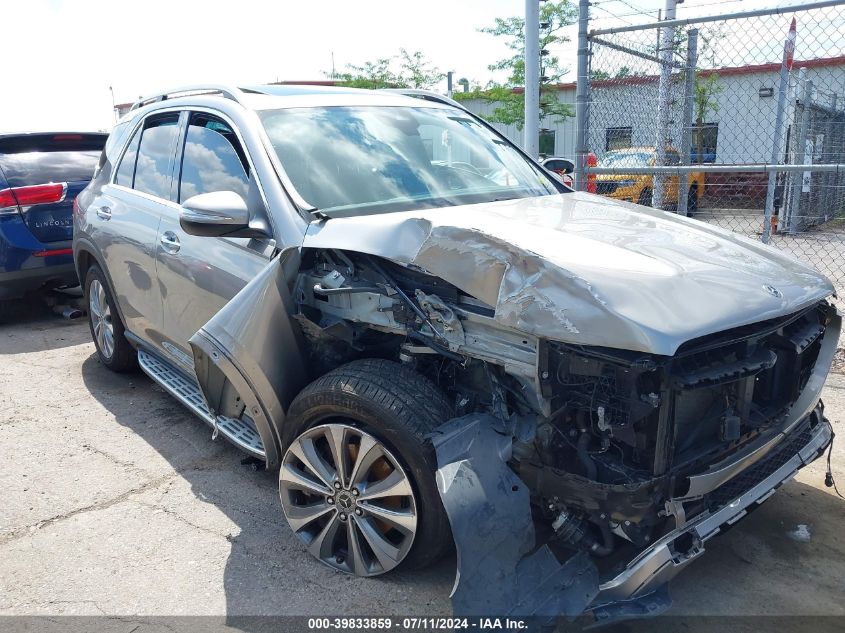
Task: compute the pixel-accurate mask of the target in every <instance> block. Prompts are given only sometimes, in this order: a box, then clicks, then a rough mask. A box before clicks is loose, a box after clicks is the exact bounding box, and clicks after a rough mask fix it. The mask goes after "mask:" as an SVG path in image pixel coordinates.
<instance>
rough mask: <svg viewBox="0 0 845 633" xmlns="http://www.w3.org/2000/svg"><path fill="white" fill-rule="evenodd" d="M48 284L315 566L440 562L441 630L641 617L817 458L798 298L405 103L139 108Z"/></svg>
mask: <svg viewBox="0 0 845 633" xmlns="http://www.w3.org/2000/svg"><path fill="white" fill-rule="evenodd" d="M74 257H75V262H76V267H77V271H78V273H79V277H80V279H82V280H83V281H84V284H85V291H86V297H87V301H88V305H89V307H90V324H91V332H92V335H93V338H94V341H95V342H96V347H97V352H98V354H99V357H100V360H101V361H102V363H103V364H104V365H105V366H107V367H109V368H110V369H113V370H115V371H124V370H128V369H130V368H132V367H134V366H135V365H136V364H137V365H140V367H141V369H143V370H144V371H145V372H146V373H147V374H149V375H150V376H151V377H152V379H153V380H155V381H156V382H158V383H160V384H161V385H162V387H164V388H165V389H166V390H167V391H169V392H170V393H171V394H172V395H173V396H174V397H176V398H177V399H179V400H180V401H181V402H182V403H183V404H184V405H186V406H187V407H188V408H189V409H190V410H192V411H193V412H194V413H196V414H197V415H198V416H199V417H200V418H202V419H203V420H205V421H206V422H207V423H208V424H209V425H211V426H212V427H213V429H214V430H213V434H214V436H215V437H216V436H217V435H218V434H219V435H222V436H223V437H225V438H226V439H228V440H230V441H231V442H233V443H234V444H235V445H236V446H238V447H239V448H240V449H242V450H243V451H245V452H247V453H248V454H249V455H251V456H253V457H254V458H256V459H257V460H260V461H262V462H264V463H265V464H266V467H267V468H268V469H274V470H278V471H279V490H280V496H281V502H282V509H283V510H284V515H285V517H286V518H287V521H288V523H289V524H290V527H291V529H292V530H293V531H294V532H295V533H296V535H297V536H298V537H299V538H300V539H301V540H302V541H303V543H304V547H305V548H307V550H308V552H309V553H311V554H312V555H313V556H314V557H315V558H317V559H318V560H320V561H321V562H323V563H325V564H327V565H330V566H331V567H333V568H336V569H338V570H341V571H344V572H348V573H353V574H356V575H359V576H373V575H376V574H381V573H384V572H388V571H390V570H392V569H394V568H396V567H397V566H398V565H400V564H401V565H403V566H421V565H425V564H428V563H431V562H432V561H434V560H436V559H437V558H438V557H439V556H441V555H442V554H443V553H444V552H446V551H447V550H449V549H450V548H452V547H453V546H454V547H456V549H457V552H458V565H459V571H460V574H459V578H460V582H459V584H458V585H457V587H456V589H455V592H454V594H453V597H452V600H453V608H454V611H455V613H456V614H476V615H477V614H485V615H486V614H491V613H497V614H498V613H508V614H514V615H532V614H534V615H543V616H551V615H556V614H561V613H566V614H576V613H581V612H583V611H585V610H591V611H592V613H593V614H594V615H596V616H597V617H600V618H608V617H613V616H615V615H619V614H627V615H630V614H634V613H640V612H642V613H655V612H657V611H659V610H660V609H661V608H664V607H665V606H666V605H667V601H668V595H667V594H666V592H665V590H664V589H665V585H666V583H667V581H668V580H669V579H670V578H671V577H672V576H674V575H675V574H677V573H678V572H679V571H680V570H681V569H683V568H684V567H685V566H686V565H688V564H689V563H690V562H691V561H692V560H694V559H695V558H697V557H698V556H699V555H701V554H702V552H703V551H704V548H705V543H706V541H707V540H708V539H709V538H711V537H713V536H715V535H716V534H717V533H719V532H720V531H722V530H724V529H725V528H726V527H728V526H730V525H732V524H734V523H735V522H736V521H737V520H739V519H740V518H741V517H742V516H743V515H745V514H746V513H747V512H749V511H751V510H753V509H754V508H755V507H756V506H757V505H759V504H760V503H762V502H763V501H764V500H765V499H767V498H768V497H769V496H770V495H771V494H772V493H773V492H774V490H775V489H776V488H778V487H779V486H780V485H781V484H782V483H783V482H784V481H786V480H788V479H789V478H791V477H792V476H793V475H794V474H795V472H796V471H797V470H798V469H800V468H801V467H803V466H804V465H806V464H807V463H809V462H811V461H812V460H814V459H815V458H816V457H818V456H819V455H820V454H822V453H823V451H824V450H825V449H826V448H827V446H828V445H829V444H830V442H831V440H832V433H831V428H830V425H829V423H828V421H827V420H826V419H825V417H824V415H823V409H822V404H821V403H820V401H819V394H820V392H821V389H822V385H823V383H824V380H825V378H826V375H827V373H828V370H829V368H830V365H831V362H832V357H833V352H834V348H835V345H836V342H837V339H838V337H839V331H840V325H841V319H840V315H839V314H838V313H837V311H836V310H835V309H834V308H833V307H832V306H831V304H829V303H828V301H827V299H828V298H829V297H830V296H831V295H832V293H833V288H832V286H831V284H830V283H829V282H828V281H827V280H826V279H825V278H824V277H823V276H822V275H820V274H819V273H817V272H815V271H814V270H812V269H810V268H808V267H807V266H805V265H803V264H801V263H799V262H798V261H796V260H794V259H792V258H790V257H788V256H785V255H783V254H781V253H779V252H777V251H775V250H773V249H771V248H768V247H766V246H764V245H762V244H760V243H757V242H752V241H750V240H747V239H745V238H743V237H740V236H737V235H735V234H732V233H729V232H726V231H723V230H721V229H718V228H716V227H713V226H709V225H707V224H703V223H701V222H698V221H695V220H690V219H687V218H684V217H678V216H676V215H672V214H668V213H663V212H661V211H657V210H653V209H650V208H645V207H641V206H637V205H633V204H629V203H625V202H619V201H614V200H608V199H606V198H600V197H597V196H593V195H589V194H581V193H574V192H572V191H570V190H569V189H568V188H566V187H565V186H564V185H563V184H561V183H560V182H559V181H558V180H557V179H556V177H555V176H553V175H552V174H551V173H550V172H548V171H546V170H545V169H544V168H543V167H542V166H541V165H539V164H538V163H536V162H534V161H533V160H531V159H530V158H528V157H527V156H526V155H525V154H523V153H522V152H521V151H520V150H519V149H518V148H516V147H515V146H514V145H512V144H511V143H510V142H508V141H507V140H506V139H505V138H503V137H502V136H501V135H499V134H498V133H497V132H496V131H495V130H493V129H492V128H491V127H490V126H488V125H487V124H486V123H485V122H483V121H482V120H480V119H478V118H477V117H476V116H474V115H472V114H470V113H469V112H467V111H465V110H464V109H462V108H461V107H460V106H459V105H457V104H455V103H453V102H451V101H449V100H447V99H445V98H443V97H439V96H436V95H433V94H429V93H419V92H417V93H413V94H410V93H407V94H400V93H397V92H391V91H376V92H371V91H355V90H344V89H317V88H311V87H280V86H259V87H254V88H248V89H247V88H242V89H236V88H229V87H222V86H205V87H199V88H191V89H185V90H182V91H178V92H172V93H167V94H162V95H158V96H155V97H151V98H149V99H146V100H144V101H141V102H139V103H138V104H136V105H135V106H134V107H133V109H132V110H131V111H130V112H129V113H128V114H127V115H126V116H125V117H124V118H123V119H122V120H121V121H120V122H119V123H118V125H117V126H116V128H115V129H114V131H113V133H112V135H111V137H110V139H109V142H108V145H107V147H106V150H105V152H104V154H103V157H102V159H101V161H100V164H99V167H98V169H97V173H96V175H95V177H94V178H93V180H92V181H91V183H90V185H89V186H88V187H87V188H86V189H85V191H84V192H83V193H82V194H80V195H79V197H78V198H77V202H76V208H75V213H74ZM453 544H454V545H453Z"/></svg>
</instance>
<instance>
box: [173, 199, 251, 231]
mask: <svg viewBox="0 0 845 633" xmlns="http://www.w3.org/2000/svg"><path fill="white" fill-rule="evenodd" d="M179 224H180V225H181V227H182V230H183V231H185V233H188V234H190V235H198V236H200V237H221V236H224V235H232V234H234V233H238V232H241V233H242V232H243V231H244V230H249V209H248V208H247V206H246V202H245V201H244V199H243V198H241V196H239V195H238V194H236V193H235V192H234V191H212V192H210V193H201V194H199V195H197V196H192V197H190V198H188V199H187V200H185V201H184V202H183V203H182V212H181V214H180V215H179Z"/></svg>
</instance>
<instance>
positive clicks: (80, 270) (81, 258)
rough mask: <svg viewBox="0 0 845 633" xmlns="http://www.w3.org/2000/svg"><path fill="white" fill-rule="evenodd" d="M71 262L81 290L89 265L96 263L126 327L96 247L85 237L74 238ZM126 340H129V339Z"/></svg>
mask: <svg viewBox="0 0 845 633" xmlns="http://www.w3.org/2000/svg"><path fill="white" fill-rule="evenodd" d="M73 264H74V266H75V268H76V275H77V277H79V284H80V285H81V286H82V289H83V291H84V290H85V278H86V277H87V276H88V271H89V270H90V269H91V267H92V266H95V265H96V266H97V267H98V268H99V269H100V270H101V271H103V276H104V277H105V280H106V284H107V285H108V290H109V292H110V293H111V296H112V297H113V298H114V305H115V307H116V308H117V314H118V316H119V317H120V320H121V322H122V323H123V324H124V327H126V319H125V318H124V316H123V308H122V306H121V305H120V301H119V299H118V294H117V293H116V292H115V288H114V282H113V281H112V278H111V274H110V273H109V270H108V268H107V267H106V266H105V265H104V264H103V258H102V257H101V256H100V255H99V251H98V249H97V247H96V246H94V244H93V243H91V242H90V241H88V240H85V239H80V240H75V241H74V244H73ZM128 340H130V341H131V339H128Z"/></svg>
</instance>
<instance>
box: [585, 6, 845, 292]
mask: <svg viewBox="0 0 845 633" xmlns="http://www.w3.org/2000/svg"><path fill="white" fill-rule="evenodd" d="M587 4H588V3H586V2H582V7H584V6H585V5H587ZM793 18H794V23H793ZM791 25H794V30H793V31H792V32H790V27H791ZM591 27H592V25H591ZM843 33H845V3H842V2H840V3H834V2H816V3H812V4H807V5H804V7H790V8H789V9H788V10H787V9H780V10H777V9H773V10H769V11H767V10H762V11H761V10H758V11H754V12H748V13H737V14H733V15H732V16H725V17H720V18H718V19H713V18H697V19H693V20H674V21H664V22H654V23H650V24H648V25H646V26H623V27H616V28H606V29H595V28H592V30H590V31H589V33H588V34H585V33H584V30H583V28H582V32H581V34H582V42H581V43H582V44H584V40H586V44H587V45H586V46H581V47H580V51H581V52H580V53H579V55H580V57H581V59H579V62H581V65H580V68H581V69H582V70H586V78H587V81H586V82H579V85H578V94H577V98H576V103H578V105H579V106H580V107H579V108H578V116H577V120H576V131H575V135H576V139H577V140H576V143H577V146H576V148H575V150H576V153H577V154H578V161H579V164H580V166H581V169H579V171H580V174H579V176H580V179H579V181H580V184H579V187H581V188H584V189H586V190H590V191H595V192H596V193H598V194H601V195H606V196H609V197H612V198H616V199H620V200H627V201H631V202H638V203H640V204H648V205H652V206H655V207H658V208H663V209H666V210H672V211H676V212H678V213H682V214H686V215H690V216H694V217H696V218H697V219H700V220H703V221H706V222H710V223H713V224H717V225H719V226H721V227H724V228H727V229H730V230H733V231H737V232H740V233H743V234H745V235H747V236H749V237H753V238H757V239H762V240H763V241H768V242H769V243H770V244H773V245H775V246H777V247H778V248H781V249H783V250H785V251H788V252H790V253H792V254H793V255H795V256H797V257H799V258H801V259H803V260H805V261H807V262H809V263H810V264H812V265H814V266H815V267H816V268H817V269H819V270H820V271H821V272H823V273H825V274H826V275H828V276H829V277H830V278H831V279H832V280H833V282H834V284H835V285H836V286H837V289H838V290H839V293H840V294H843V295H845V36H843ZM585 36H586V37H585ZM785 49H786V52H785ZM789 49H792V50H793V51H794V53H792V52H789ZM793 59H794V61H792V60H793ZM584 62H586V63H584ZM790 66H791V67H790Z"/></svg>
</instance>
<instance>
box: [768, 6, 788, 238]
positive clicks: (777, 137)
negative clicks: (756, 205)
mask: <svg viewBox="0 0 845 633" xmlns="http://www.w3.org/2000/svg"><path fill="white" fill-rule="evenodd" d="M795 33H796V31H795V18H792V24H791V25H790V27H789V34H788V35H787V36H786V42H785V43H784V45H783V60H782V61H781V64H780V80H779V82H778V104H777V110H776V111H775V131H774V135H773V138H772V160H771V163H772V165H778V164H780V162H781V160H782V158H783V156H782V151H783V150H782V147H783V111H784V108H786V93H787V90H789V71H791V70H792V55H793V53H794V52H795V37H796V36H795ZM777 177H778V176H777V173H776V172H773V171H771V172H769V183H768V186H767V187H766V206H765V208H764V211H763V234H762V236H761V237H760V239H761V240H762V242H763V244H768V243H769V237H771V234H772V216H773V215H774V211H775V186H776V185H777ZM781 204H783V203H781Z"/></svg>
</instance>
